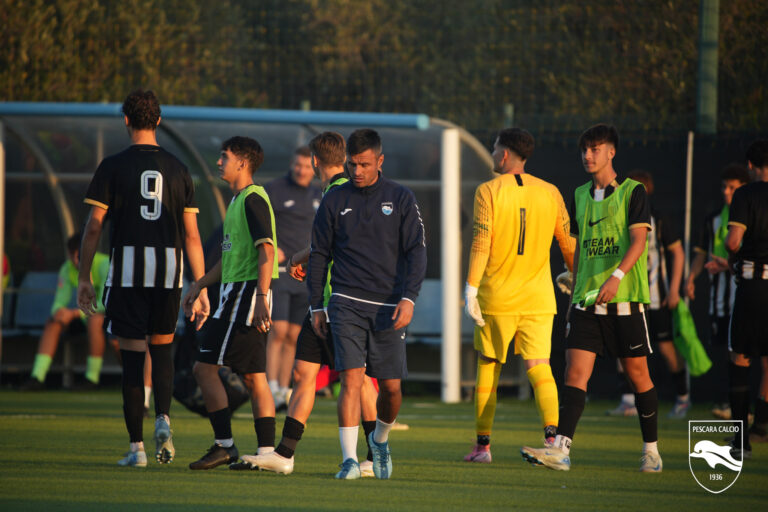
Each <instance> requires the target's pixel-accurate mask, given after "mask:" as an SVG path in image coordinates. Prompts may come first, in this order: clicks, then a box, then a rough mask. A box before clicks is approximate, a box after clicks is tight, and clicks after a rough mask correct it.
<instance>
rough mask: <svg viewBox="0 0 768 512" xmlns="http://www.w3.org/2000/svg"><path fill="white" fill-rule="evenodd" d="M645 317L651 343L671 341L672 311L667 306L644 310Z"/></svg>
mask: <svg viewBox="0 0 768 512" xmlns="http://www.w3.org/2000/svg"><path fill="white" fill-rule="evenodd" d="M645 319H646V320H647V321H648V334H650V338H651V343H660V342H663V341H672V339H673V338H674V334H673V331H672V312H671V311H670V310H669V309H667V308H661V309H648V310H646V317H645Z"/></svg>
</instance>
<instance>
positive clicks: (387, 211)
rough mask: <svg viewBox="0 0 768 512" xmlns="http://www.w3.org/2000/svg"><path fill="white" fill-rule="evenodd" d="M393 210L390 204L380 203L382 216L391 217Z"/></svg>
mask: <svg viewBox="0 0 768 512" xmlns="http://www.w3.org/2000/svg"><path fill="white" fill-rule="evenodd" d="M394 210H395V208H394V206H392V203H381V213H383V214H384V215H391V214H392V212H393V211H394Z"/></svg>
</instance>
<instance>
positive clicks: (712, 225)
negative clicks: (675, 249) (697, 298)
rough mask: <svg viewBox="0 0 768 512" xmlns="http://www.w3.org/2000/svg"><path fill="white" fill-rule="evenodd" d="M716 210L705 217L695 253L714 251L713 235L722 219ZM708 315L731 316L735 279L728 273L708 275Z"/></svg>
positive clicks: (707, 253) (719, 211) (706, 253)
mask: <svg viewBox="0 0 768 512" xmlns="http://www.w3.org/2000/svg"><path fill="white" fill-rule="evenodd" d="M721 211H722V210H716V211H714V212H712V213H710V214H709V215H707V217H706V219H705V220H704V225H703V226H702V230H701V233H700V236H699V242H698V243H697V244H696V246H695V247H694V248H693V250H694V251H695V252H698V253H703V254H705V255H709V254H711V253H712V251H713V249H714V240H715V233H717V231H718V230H719V229H720V224H721V221H722V219H721V218H720V213H721ZM709 284H710V288H709V315H710V316H713V317H718V318H724V317H727V316H730V315H731V311H732V310H733V301H734V299H735V298H736V278H735V276H733V275H731V274H730V273H729V272H720V273H718V274H715V275H709Z"/></svg>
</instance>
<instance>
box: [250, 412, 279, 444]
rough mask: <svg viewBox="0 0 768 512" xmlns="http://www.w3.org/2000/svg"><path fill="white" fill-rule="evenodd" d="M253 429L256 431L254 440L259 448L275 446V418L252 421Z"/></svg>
mask: <svg viewBox="0 0 768 512" xmlns="http://www.w3.org/2000/svg"><path fill="white" fill-rule="evenodd" d="M253 429H254V430H255V431H256V439H257V441H258V443H259V448H261V447H262V446H275V417H274V416H264V417H262V418H256V419H255V420H253Z"/></svg>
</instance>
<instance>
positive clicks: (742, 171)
mask: <svg viewBox="0 0 768 512" xmlns="http://www.w3.org/2000/svg"><path fill="white" fill-rule="evenodd" d="M720 180H721V181H731V180H736V181H738V182H740V183H742V184H746V183H749V182H750V181H752V180H751V179H750V177H749V171H748V170H747V168H746V167H744V166H743V165H741V164H737V163H732V164H728V165H726V166H725V169H723V172H722V174H721V175H720Z"/></svg>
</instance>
